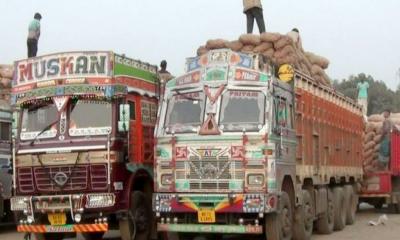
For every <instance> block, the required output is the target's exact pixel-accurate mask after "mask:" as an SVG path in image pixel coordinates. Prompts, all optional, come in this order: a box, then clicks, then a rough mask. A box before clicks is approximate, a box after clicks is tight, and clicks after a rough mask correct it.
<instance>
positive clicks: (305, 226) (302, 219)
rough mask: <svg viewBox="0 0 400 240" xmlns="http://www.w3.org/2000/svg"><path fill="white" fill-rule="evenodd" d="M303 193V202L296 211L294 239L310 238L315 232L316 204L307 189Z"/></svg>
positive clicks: (303, 239) (306, 239)
mask: <svg viewBox="0 0 400 240" xmlns="http://www.w3.org/2000/svg"><path fill="white" fill-rule="evenodd" d="M302 195H303V204H302V205H301V206H300V207H298V208H296V210H295V213H294V219H295V222H294V228H293V229H294V235H293V239H294V240H309V239H311V235H312V233H313V226H314V225H313V223H314V210H313V209H314V206H313V203H312V199H311V195H310V192H309V191H307V190H303V191H302Z"/></svg>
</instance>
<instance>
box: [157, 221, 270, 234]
mask: <svg viewBox="0 0 400 240" xmlns="http://www.w3.org/2000/svg"><path fill="white" fill-rule="evenodd" d="M157 231H159V232H198V233H225V234H262V233H263V228H262V227H261V226H252V225H246V226H244V225H218V224H210V225H209V224H207V225H205V224H161V223H158V224H157Z"/></svg>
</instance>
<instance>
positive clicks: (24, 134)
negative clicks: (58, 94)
mask: <svg viewBox="0 0 400 240" xmlns="http://www.w3.org/2000/svg"><path fill="white" fill-rule="evenodd" d="M57 119H58V111H57V108H56V106H55V105H54V104H53V103H52V102H44V103H42V104H34V105H33V104H32V105H29V106H28V107H27V108H24V109H22V126H21V139H22V140H31V139H34V138H35V137H36V135H38V134H39V133H40V132H41V131H43V130H44V129H45V128H49V125H50V124H52V123H53V124H54V125H53V126H50V129H49V130H47V131H45V132H43V133H42V134H41V135H40V136H39V137H38V138H51V137H55V136H56V134H57V126H56V123H57Z"/></svg>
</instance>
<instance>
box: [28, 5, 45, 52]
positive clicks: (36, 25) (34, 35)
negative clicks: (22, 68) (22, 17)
mask: <svg viewBox="0 0 400 240" xmlns="http://www.w3.org/2000/svg"><path fill="white" fill-rule="evenodd" d="M40 19H42V15H40V13H35V16H34V17H33V20H32V21H31V23H30V24H29V28H28V40H27V45H28V58H31V57H36V54H37V50H38V41H39V37H40Z"/></svg>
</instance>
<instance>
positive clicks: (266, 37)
mask: <svg viewBox="0 0 400 240" xmlns="http://www.w3.org/2000/svg"><path fill="white" fill-rule="evenodd" d="M281 36H282V35H281V34H279V33H267V32H265V33H262V34H261V36H260V38H261V41H263V42H276V41H278V40H279V39H280V38H281Z"/></svg>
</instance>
